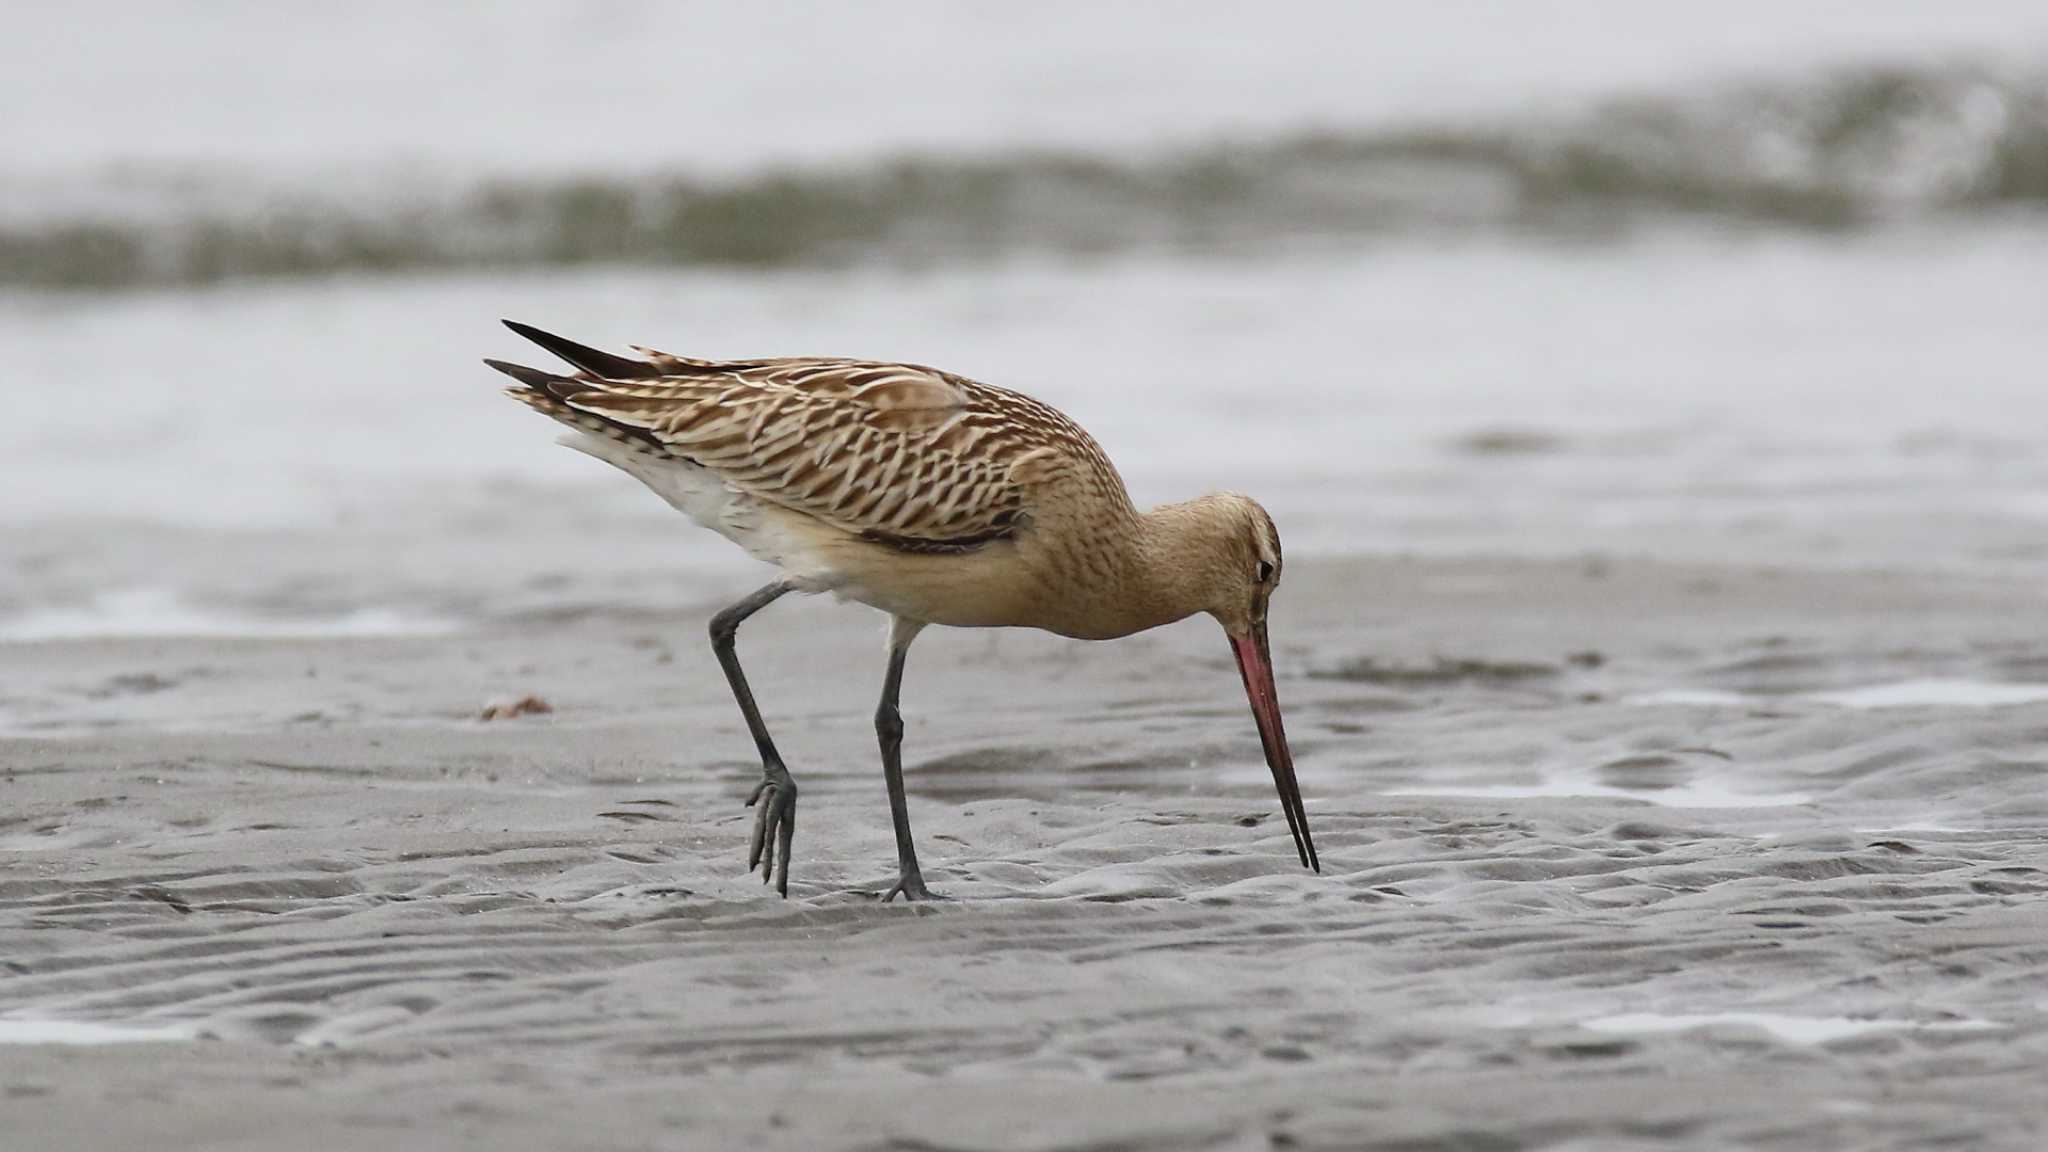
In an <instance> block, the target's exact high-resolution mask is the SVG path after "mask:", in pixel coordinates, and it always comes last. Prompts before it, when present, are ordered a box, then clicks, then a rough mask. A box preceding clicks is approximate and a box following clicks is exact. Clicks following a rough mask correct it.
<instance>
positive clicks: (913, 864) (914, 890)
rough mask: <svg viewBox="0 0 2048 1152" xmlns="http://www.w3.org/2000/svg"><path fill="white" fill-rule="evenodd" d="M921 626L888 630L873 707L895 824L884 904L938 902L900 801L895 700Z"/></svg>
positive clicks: (899, 720) (899, 724) (904, 623)
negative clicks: (885, 662)
mask: <svg viewBox="0 0 2048 1152" xmlns="http://www.w3.org/2000/svg"><path fill="white" fill-rule="evenodd" d="M923 628H924V625H923V624H921V623H918V622H915V621H910V620H905V619H903V618H902V617H900V616H899V617H897V619H896V623H895V626H894V627H892V628H891V629H890V631H889V672H888V675H886V676H885V677H883V679H882V702H881V704H880V705H879V706H877V707H876V708H875V735H876V737H878V738H879V739H880V740H881V742H882V778H883V780H884V781H885V782H887V783H888V785H889V818H890V819H891V820H893V821H895V823H896V863H897V866H898V868H899V869H900V872H899V874H898V876H897V877H896V886H895V887H893V888H891V889H889V890H888V891H887V892H885V893H883V894H882V903H884V904H887V903H888V902H889V901H891V900H893V899H895V898H896V894H897V893H899V892H900V893H902V894H903V898H904V899H905V900H936V899H938V897H937V896H935V895H934V894H933V893H932V892H931V891H929V890H928V889H926V888H925V886H924V874H923V873H921V872H919V871H918V868H917V845H915V844H913V843H912V842H911V840H910V808H909V806H908V805H907V804H906V803H905V801H904V799H903V715H902V713H900V712H898V711H897V710H896V697H897V695H898V694H899V693H900V692H901V691H902V689H903V658H904V656H906V655H907V654H908V653H909V652H910V642H911V641H912V640H913V639H915V638H916V637H917V634H918V632H920V631H921V630H923Z"/></svg>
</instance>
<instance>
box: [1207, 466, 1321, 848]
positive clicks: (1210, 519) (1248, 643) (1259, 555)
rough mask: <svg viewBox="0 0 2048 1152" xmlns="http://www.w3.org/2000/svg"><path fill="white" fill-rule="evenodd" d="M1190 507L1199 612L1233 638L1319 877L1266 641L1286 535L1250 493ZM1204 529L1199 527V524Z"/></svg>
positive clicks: (1276, 780) (1271, 758) (1284, 793)
mask: <svg viewBox="0 0 2048 1152" xmlns="http://www.w3.org/2000/svg"><path fill="white" fill-rule="evenodd" d="M1178 507H1179V508H1180V509H1184V510H1185V514H1186V516H1187V520H1188V522H1189V523H1188V527H1189V528H1190V529H1192V531H1191V532H1190V533H1189V535H1192V536H1196V537H1197V538H1198V539H1199V544H1198V545H1197V546H1196V547H1194V548H1192V549H1190V550H1189V553H1191V554H1189V555H1187V556H1186V559H1185V563H1186V564H1187V565H1188V566H1189V567H1190V568H1191V569H1192V571H1191V572H1189V573H1188V575H1189V576H1191V577H1192V581H1191V583H1192V585H1193V587H1195V588H1199V589H1200V592H1199V593H1198V598H1199V601H1200V604H1201V607H1200V609H1199V610H1200V611H1204V612H1207V613H1208V614H1209V615H1210V616H1213V617H1215V619H1216V622H1217V623H1219V624H1221V625H1223V631H1224V633H1225V634H1226V635H1227V636H1229V638H1230V647H1231V651H1232V653H1233V654H1234V655H1235V656H1236V657H1237V670H1238V673H1239V674H1240V675H1241V676H1242V677H1243V678H1244V691H1245V695H1246V697H1247V698H1248V699H1249V700H1250V702H1251V707H1252V717H1253V718H1254V719H1255V720H1257V721H1258V725H1259V743H1260V744H1261V745H1263V746H1264V748H1265V752H1266V766H1267V767H1268V768H1271V769H1272V771H1273V785H1274V787H1275V788H1277V789H1279V792H1280V807H1281V809H1282V810H1283V811H1285V812H1286V814H1287V827H1288V829H1289V830H1290V831H1292V832H1293V833H1294V847H1295V851H1297V852H1298V853H1300V855H1301V862H1302V863H1303V864H1304V865H1306V866H1308V867H1311V868H1314V869H1316V870H1317V871H1318V872H1320V871H1322V865H1321V862H1320V861H1318V860H1317V859H1316V846H1315V841H1314V840H1312V839H1311V838H1310V837H1309V831H1308V812H1307V811H1306V810H1305V809H1304V808H1303V807H1302V803H1301V785H1300V784H1298V783H1297V782H1296V781H1295V778H1294V754H1293V753H1292V752H1291V751H1290V750H1289V749H1288V747H1287V730H1286V728H1284V727H1283V726H1282V725H1281V723H1280V698H1279V695H1278V693H1277V692H1276V691H1275V689H1274V684H1273V653H1272V649H1271V646H1270V645H1269V644H1268V643H1267V640H1266V609H1267V606H1268V605H1269V604H1270V603H1271V602H1272V599H1273V592H1274V590H1275V589H1277V588H1278V587H1279V586H1280V531H1279V529H1277V528H1275V527H1274V526H1273V518H1272V517H1271V516H1269V515H1267V514H1266V510H1265V509H1264V508H1261V507H1259V504H1258V502H1257V501H1255V500H1253V499H1252V498H1251V497H1249V496H1240V495H1238V494H1236V493H1234V492H1223V493H1217V494H1214V495H1210V496H1204V497H1202V498H1201V499H1200V500H1195V501H1191V502H1189V503H1188V504H1184V505H1180V506H1178ZM1197 526H1199V527H1197Z"/></svg>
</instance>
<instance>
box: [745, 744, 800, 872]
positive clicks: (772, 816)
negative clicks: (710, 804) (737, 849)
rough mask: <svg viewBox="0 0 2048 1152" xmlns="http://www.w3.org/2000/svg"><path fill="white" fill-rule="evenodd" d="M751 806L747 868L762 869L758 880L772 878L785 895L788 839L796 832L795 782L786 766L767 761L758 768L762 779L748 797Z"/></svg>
mask: <svg viewBox="0 0 2048 1152" xmlns="http://www.w3.org/2000/svg"><path fill="white" fill-rule="evenodd" d="M747 807H749V808H752V809H754V840H753V844H752V846H751V847H749V848H748V849H747V871H748V872H752V871H753V870H754V869H756V868H759V869H760V870H761V883H763V884H766V883H769V882H770V881H771V880H772V881H773V882H774V884H775V890H776V891H777V892H780V893H781V894H782V895H783V897H784V898H787V897H788V896H789V841H790V837H792V836H794V835H796V781H795V780H794V779H792V778H791V777H790V774H789V769H787V768H784V767H783V766H782V765H780V764H770V765H767V766H766V767H764V768H763V769H762V770H761V782H760V783H759V784H756V785H754V794H753V795H751V796H749V797H747Z"/></svg>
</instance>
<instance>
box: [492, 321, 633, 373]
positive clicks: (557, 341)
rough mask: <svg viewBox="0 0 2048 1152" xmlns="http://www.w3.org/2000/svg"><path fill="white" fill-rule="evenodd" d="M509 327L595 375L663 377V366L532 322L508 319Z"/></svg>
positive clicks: (507, 324)
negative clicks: (545, 329)
mask: <svg viewBox="0 0 2048 1152" xmlns="http://www.w3.org/2000/svg"><path fill="white" fill-rule="evenodd" d="M505 327H507V328H510V329H511V330H512V331H514V332H517V333H519V334H520V335H521V336H524V337H526V338H527V339H528V340H531V341H533V342H534V343H535V344H538V345H540V346H541V347H543V348H545V349H547V350H548V351H549V352H552V353H554V354H555V355H556V356H559V357H561V358H562V360H563V361H564V362H566V363H569V364H572V365H574V366H575V367H577V368H579V369H581V370H583V371H585V372H588V373H590V374H591V375H593V376H598V377H601V378H603V379H606V380H653V379H657V378H659V377H660V376H661V369H660V368H659V367H657V366H656V365H653V364H649V363H648V362H646V361H645V360H632V359H628V358H627V357H624V356H614V355H612V354H611V353H609V352H600V351H598V350H597V349H595V348H589V347H586V346H584V345H582V344H578V343H576V342H575V341H574V340H567V339H564V338H562V337H560V336H557V335H555V334H554V333H552V332H543V331H541V330H540V329H538V328H535V327H534V326H533V325H531V324H521V323H520V322H519V321H517V320H507V321H505ZM493 367H495V365H493ZM499 371H501V372H502V371H504V369H502V368H500V369H499Z"/></svg>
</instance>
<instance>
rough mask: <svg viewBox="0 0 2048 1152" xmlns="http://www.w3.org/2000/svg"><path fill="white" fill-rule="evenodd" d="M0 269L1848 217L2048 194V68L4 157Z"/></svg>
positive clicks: (1217, 248)
mask: <svg viewBox="0 0 2048 1152" xmlns="http://www.w3.org/2000/svg"><path fill="white" fill-rule="evenodd" d="M0 191H4V192H5V193H6V195H5V201H6V204H7V207H6V209H5V210H4V211H0V287H11V288H17V289H56V290H95V289H121V288H129V287H139V286H149V285H181V284H203V283H209V282H214V281H220V280H227V279H234V278H243V277H309V276H322V275H329V274H335V273H346V272H412V271H420V272H425V271H442V270H459V269H479V268H514V267H547V266H569V265H581V264H598V263H604V264H629V265H728V266H755V267H777V266H807V265H833V264H843V263H851V262H857V261H863V260H884V261H899V262H906V263H913V264H915V263H944V262H958V261H971V260H977V259H987V258H992V257H998V256H1007V255H1014V254H1019V253H1054V254H1068V255H1087V254H1115V253H1121V252H1132V251H1178V252H1195V253H1226V254H1227V253H1237V252H1253V253H1258V252H1265V251H1268V250H1270V249H1271V248H1273V247H1275V246H1280V247H1286V246H1290V245H1314V244H1320V243H1326V242H1329V241H1333V240H1334V241H1346V240H1353V241H1355V240H1364V239H1371V238H1374V237H1382V236H1388V235H1399V234H1409V233H1416V232H1428V231H1443V232H1457V231H1523V232H1534V233H1539V234H1543V233H1552V234H1559V235H1570V236H1587V237H1604V236H1622V235H1627V234H1629V233H1630V232H1631V231H1632V230H1635V229H1639V228H1641V227H1643V226H1645V225H1653V224H1656V223H1658V222H1661V221H1668V220H1672V219H1691V220H1711V221H1714V222H1718V223H1725V224H1729V225H1733V226H1738V227H1757V228H1779V229H1784V228H1791V229H1821V230H1847V229H1856V228H1862V227H1869V226H1874V225H1879V224H1882V223H1885V222H1888V221H1896V220H1901V219H1924V218H1928V217H1933V216H1967V215H1971V214H1978V213H1984V212H1988V211H2007V210H2011V209H2014V208H2022V209H2040V208H2042V207H2044V206H2048V75H2042V74H2038V73H2034V74H2015V73H2001V72H1994V71H1989V70H1984V69H1971V68H1955V67H1947V68H1881V69H1860V70H1853V71H1843V72H1838V73H1834V74H1832V75H1829V76H1826V77H1823V78H1820V79H1818V80H1805V81H1798V82H1778V83H1764V84H1754V85H1750V86H1747V87H1738V88H1717V89H1713V90H1705V91H1697V92H1692V93H1682V94H1678V95H1667V96H1654V97H1638V98H1632V99H1627V100H1617V101H1612V102H1609V103H1606V104H1603V105H1599V106H1597V107H1595V108H1593V109H1591V110H1589V111H1586V112H1584V113H1582V114H1578V115H1574V116H1571V117H1565V118H1557V119H1540V118H1534V117H1530V118H1525V119H1520V120H1515V119H1510V120H1507V121H1503V122H1500V123H1495V124H1465V125H1417V126H1412V127H1405V128H1394V129H1386V130H1376V131H1367V132H1356V133H1344V132H1316V133H1304V134H1297V135H1291V136H1286V137H1278V138H1271V139H1263V140H1238V141H1235V142H1231V143H1227V144H1219V145H1214V146H1210V147H1205V148H1201V149H1195V150H1188V151H1182V152H1176V153H1170V154H1164V155H1152V156H1147V157H1143V158H1135V159H1128V158H1115V157H1106V156H1102V155H1096V154H1087V153H1079V152H1072V153H1063V152H1052V151H1027V152H1020V153H1014V154H1006V155H996V156H981V157H936V156H931V157H912V158H896V159H890V160H884V161H877V162H874V163H872V164H868V165H865V166H860V167H853V168H842V169H829V170H828V169H810V170H785V171H773V172H766V173H761V174H757V175H753V176H750V177H744V178H738V179H731V180H724V181H715V182H714V181H707V180H703V179H699V178H693V177H692V176H690V175H688V174H682V173H677V172H674V171H639V172H627V173H620V174H617V175H611V176H604V177H597V176H583V177H576V178H539V179H536V178H528V179H523V180H513V179H505V178H479V179H462V180H451V179H448V178H447V177H445V176H443V177H441V178H439V179H438V180H428V179H426V178H423V177H418V176H407V175H406V174H404V173H397V172H378V173H351V174H348V175H347V177H346V178H343V179H335V180H332V181H329V182H327V183H323V184H318V185H315V184H311V183H307V182H304V181H299V182H293V183H279V182H276V181H266V180H264V179H261V178H256V177H250V176H246V175H242V176H238V175H237V174H235V173H230V172H218V171H177V172H169V171H163V170H159V169H139V170H122V171H118V172H113V173H102V174H98V175H95V176H93V177H91V178H71V179H67V180H58V181H55V182H51V181H48V180H45V181H43V182H42V183H36V182H33V181H30V180H28V179H26V178H22V177H7V176H5V175H0Z"/></svg>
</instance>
